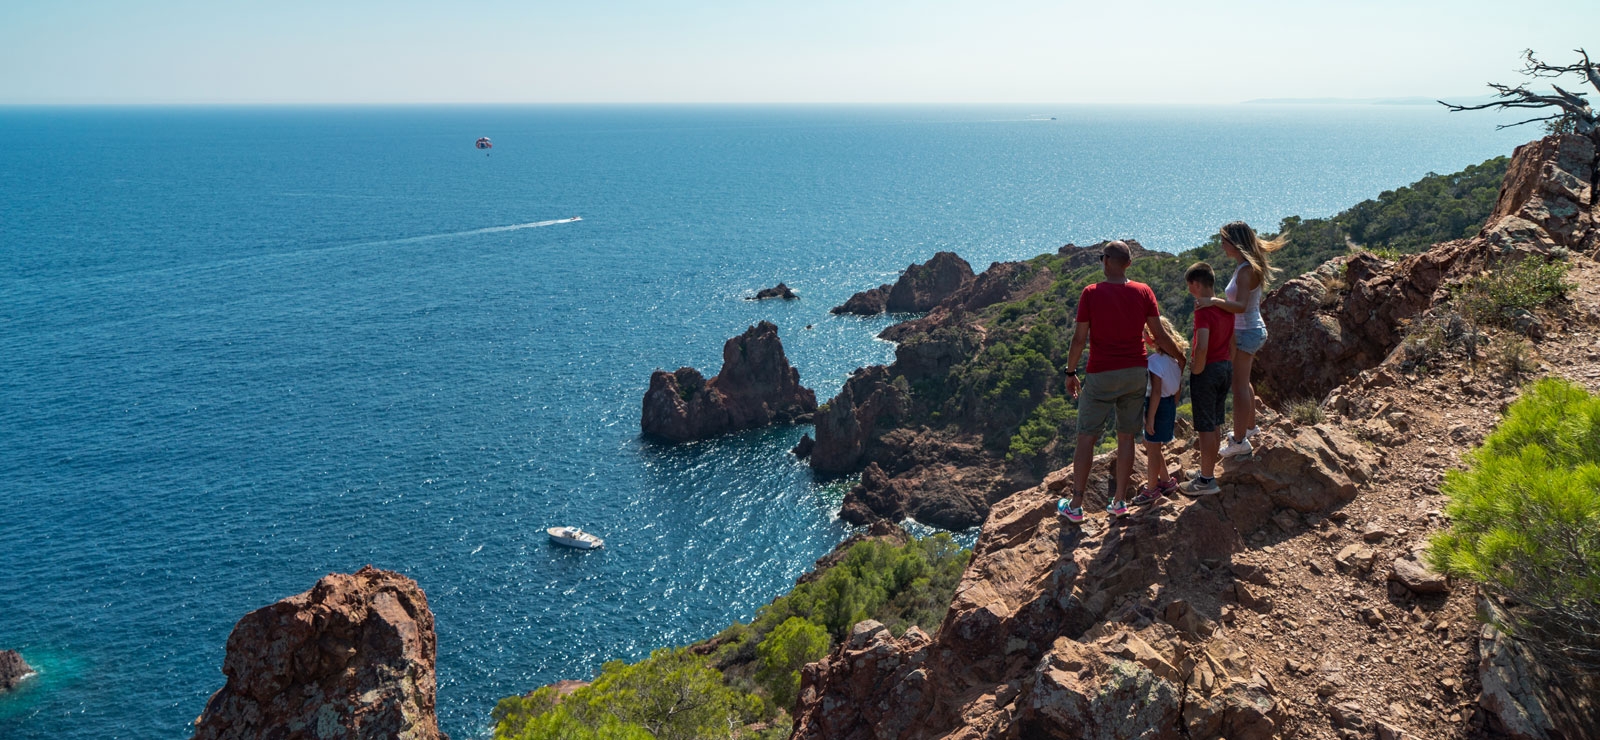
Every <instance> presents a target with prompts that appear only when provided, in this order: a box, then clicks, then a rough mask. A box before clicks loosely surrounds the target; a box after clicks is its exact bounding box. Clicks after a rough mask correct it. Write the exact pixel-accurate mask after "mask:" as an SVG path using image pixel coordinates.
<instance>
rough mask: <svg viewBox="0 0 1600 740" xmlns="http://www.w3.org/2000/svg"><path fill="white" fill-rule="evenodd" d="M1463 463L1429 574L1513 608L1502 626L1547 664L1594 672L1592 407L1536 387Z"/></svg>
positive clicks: (1597, 472) (1599, 664)
mask: <svg viewBox="0 0 1600 740" xmlns="http://www.w3.org/2000/svg"><path fill="white" fill-rule="evenodd" d="M1467 460H1468V468H1467V470H1465V471H1451V472H1450V473H1448V474H1447V475H1446V478H1445V484H1444V492H1445V493H1446V494H1448V495H1449V497H1450V506H1449V509H1448V512H1449V514H1450V516H1451V518H1452V524H1451V527H1450V529H1449V530H1448V531H1446V532H1444V533H1442V534H1440V535H1438V536H1436V537H1434V539H1433V542H1432V545H1431V547H1430V550H1429V557H1430V560H1431V561H1432V563H1433V565H1434V567H1436V568H1438V569H1440V570H1441V571H1443V572H1447V573H1450V574H1452V575H1455V576H1458V577H1464V578H1467V579H1470V580H1472V581H1474V582H1476V583H1478V584H1480V585H1482V587H1483V588H1484V590H1485V591H1487V592H1488V593H1490V594H1492V595H1494V596H1498V597H1502V598H1504V599H1507V600H1509V602H1510V608H1509V609H1507V610H1506V611H1505V614H1506V615H1507V616H1506V618H1505V619H1504V620H1503V621H1502V623H1501V624H1500V625H1499V626H1500V628H1501V629H1503V630H1505V631H1506V632H1507V633H1508V634H1510V635H1512V636H1513V637H1516V638H1518V639H1520V640H1522V641H1523V642H1524V644H1526V645H1528V646H1529V647H1530V648H1532V649H1533V650H1534V652H1535V654H1537V655H1539V656H1541V657H1542V659H1543V660H1544V661H1546V662H1547V663H1548V664H1550V665H1559V666H1566V667H1569V668H1572V669H1575V670H1577V671H1579V672H1582V673H1587V674H1589V675H1594V674H1596V673H1600V398H1596V397H1594V396H1591V395H1590V394H1588V393H1587V392H1585V391H1584V390H1583V389H1582V388H1581V387H1579V386H1576V385H1574V384H1572V383H1569V382H1566V381H1563V380H1556V379H1545V380H1541V381H1539V382H1538V383H1535V384H1534V385H1533V386H1532V387H1531V388H1530V389H1529V390H1528V392H1527V393H1526V395H1524V397H1523V398H1522V399H1521V400H1519V401H1517V402H1516V403H1515V404H1512V406H1511V408H1510V409H1509V410H1508V412H1507V415H1506V418H1505V420H1504V421H1503V422H1502V423H1501V424H1500V427H1499V428H1498V429H1497V430H1495V432H1494V433H1493V434H1491V435H1490V436H1489V438H1488V439H1487V440H1485V442H1484V445H1483V447H1482V448H1480V449H1478V450H1476V451H1474V452H1472V453H1470V454H1469V455H1468V458H1467Z"/></svg>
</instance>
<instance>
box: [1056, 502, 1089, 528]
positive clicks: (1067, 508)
mask: <svg viewBox="0 0 1600 740" xmlns="http://www.w3.org/2000/svg"><path fill="white" fill-rule="evenodd" d="M1056 513H1057V514H1060V515H1062V516H1064V517H1066V518H1067V521H1069V522H1072V523H1073V524H1082V523H1083V507H1081V506H1078V507H1074V506H1073V505H1072V499H1070V498H1064V499H1061V500H1060V501H1057V502H1056Z"/></svg>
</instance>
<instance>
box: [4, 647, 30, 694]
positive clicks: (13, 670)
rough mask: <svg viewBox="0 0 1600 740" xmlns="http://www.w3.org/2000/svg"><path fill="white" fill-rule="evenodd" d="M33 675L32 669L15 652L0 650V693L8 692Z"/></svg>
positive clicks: (20, 655) (19, 654)
mask: <svg viewBox="0 0 1600 740" xmlns="http://www.w3.org/2000/svg"><path fill="white" fill-rule="evenodd" d="M31 675H33V667H32V666H30V665H28V661H25V660H23V659H22V654H21V653H19V652H17V651H15V650H0V693H4V692H7V691H10V690H12V689H14V688H16V687H17V684H20V683H22V679H24V678H27V677H28V676H31Z"/></svg>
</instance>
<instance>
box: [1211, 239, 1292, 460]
mask: <svg viewBox="0 0 1600 740" xmlns="http://www.w3.org/2000/svg"><path fill="white" fill-rule="evenodd" d="M1221 237H1222V251H1223V252H1224V253H1226V254H1227V255H1228V256H1229V257H1231V258H1232V259H1233V261H1234V262H1237V263H1238V266H1237V267H1235V268H1234V270H1233V279H1231V280H1229V281H1228V289H1227V290H1226V291H1225V295H1226V296H1227V297H1226V298H1218V297H1212V298H1202V299H1197V300H1196V301H1195V308H1196V309H1201V308H1205V307H1206V306H1216V307H1217V308H1220V309H1222V310H1224V311H1227V312H1228V313H1231V314H1233V342H1234V344H1233V434H1232V435H1231V436H1230V437H1229V438H1228V440H1227V444H1224V445H1223V446H1222V449H1221V450H1220V451H1219V453H1218V454H1219V455H1220V456H1222V457H1236V456H1244V455H1249V454H1250V453H1251V452H1253V451H1254V448H1253V447H1251V445H1250V438H1251V437H1253V436H1255V434H1256V392H1255V388H1253V387H1252V386H1251V385H1250V367H1251V364H1252V363H1253V362H1254V361H1255V358H1256V353H1257V352H1260V351H1261V347H1262V346H1263V345H1265V344H1266V343H1267V324H1266V322H1265V321H1263V320H1262V319H1261V295H1262V293H1263V292H1264V291H1265V290H1266V287H1267V285H1268V283H1269V282H1270V281H1271V279H1272V275H1273V273H1274V272H1276V270H1274V269H1273V268H1272V264H1271V262H1269V261H1268V259H1267V255H1268V254H1271V253H1272V252H1276V251H1278V250H1279V249H1282V248H1283V246H1284V244H1285V243H1287V242H1286V240H1285V239H1283V238H1281V237H1280V238H1278V239H1276V240H1272V241H1268V240H1265V239H1262V238H1260V237H1258V236H1256V232H1255V229H1252V228H1250V225H1249V224H1247V223H1245V222H1243V221H1234V222H1233V223H1230V224H1227V225H1226V226H1223V227H1222V233H1221Z"/></svg>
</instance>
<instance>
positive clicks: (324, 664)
mask: <svg viewBox="0 0 1600 740" xmlns="http://www.w3.org/2000/svg"><path fill="white" fill-rule="evenodd" d="M434 650H435V637H434V631H433V612H431V611H429V609H428V599H427V597H426V596H425V595H424V594H423V593H422V589H421V588H419V587H418V586H417V583H416V581H413V580H411V579H410V578H406V577H405V576H403V575H400V574H399V573H393V572H390V571H385V570H379V569H377V568H373V567H372V566H370V565H369V566H367V567H365V568H362V569H361V570H360V571H357V572H356V573H354V574H342V573H334V574H331V575H328V576H326V577H324V578H323V579H322V580H320V581H317V583H316V585H315V586H313V587H312V588H311V590H309V591H306V592H305V593H302V594H298V595H295V596H291V597H289V598H287V599H284V600H282V601H279V602H278V603H276V604H272V605H270V606H266V607H263V608H261V609H257V610H255V611H253V612H250V613H249V614H247V615H245V616H244V618H243V619H241V620H239V623H238V624H237V625H235V626H234V628H233V633H232V634H230V635H229V636H228V644H227V654H226V656H225V657H224V659H223V663H222V673H223V675H225V676H227V683H226V684H225V685H224V686H223V687H222V689H221V690H219V691H218V692H217V693H215V694H213V695H212V696H211V700H210V701H208V702H206V707H205V711H203V712H201V714H200V716H199V717H198V718H196V719H195V722H194V725H195V732H194V737H195V740H213V739H215V740H223V739H227V740H247V739H254V738H264V737H283V738H293V737H307V738H331V737H339V738H351V739H357V738H361V739H364V738H372V739H373V740H378V739H380V738H384V739H388V738H399V739H402V740H441V739H442V740H448V738H446V736H445V735H444V733H442V732H440V731H439V728H438V722H437V720H436V718H435V716H434V689H435V685H436V684H435V681H436V679H435V677H434Z"/></svg>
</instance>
